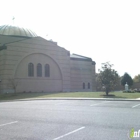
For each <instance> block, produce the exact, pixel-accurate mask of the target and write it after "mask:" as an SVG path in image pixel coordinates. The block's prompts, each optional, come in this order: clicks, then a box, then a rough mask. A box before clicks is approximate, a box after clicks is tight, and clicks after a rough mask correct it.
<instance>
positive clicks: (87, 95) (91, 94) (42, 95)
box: [0, 91, 140, 100]
mask: <svg viewBox="0 0 140 140" xmlns="http://www.w3.org/2000/svg"><path fill="white" fill-rule="evenodd" d="M50 97H74V98H124V99H125V98H129V99H135V98H140V93H122V92H121V91H120V92H110V93H109V96H105V93H104V92H70V93H17V94H16V95H14V94H3V95H0V100H14V99H28V98H44V99H45V98H50Z"/></svg>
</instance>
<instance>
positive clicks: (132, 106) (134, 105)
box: [132, 104, 140, 108]
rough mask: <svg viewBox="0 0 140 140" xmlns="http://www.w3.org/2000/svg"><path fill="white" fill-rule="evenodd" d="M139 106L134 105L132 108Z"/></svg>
mask: <svg viewBox="0 0 140 140" xmlns="http://www.w3.org/2000/svg"><path fill="white" fill-rule="evenodd" d="M139 105H140V104H137V105H134V106H132V108H134V107H137V106H139Z"/></svg>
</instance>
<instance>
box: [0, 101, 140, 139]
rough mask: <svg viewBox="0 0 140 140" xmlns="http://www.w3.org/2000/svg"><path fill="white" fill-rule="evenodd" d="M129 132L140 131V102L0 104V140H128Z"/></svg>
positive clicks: (33, 102)
mask: <svg viewBox="0 0 140 140" xmlns="http://www.w3.org/2000/svg"><path fill="white" fill-rule="evenodd" d="M131 128H134V130H135V131H138V130H139V129H140V101H95V100H34V101H15V102H0V140H103V139H105V140H118V139H121V140H122V139H123V140H128V135H129V133H130V130H131ZM134 139H137V138H134ZM139 139H140V137H139Z"/></svg>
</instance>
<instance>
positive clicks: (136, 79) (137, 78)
mask: <svg viewBox="0 0 140 140" xmlns="http://www.w3.org/2000/svg"><path fill="white" fill-rule="evenodd" d="M133 82H135V83H137V82H140V74H138V75H136V76H135V77H134V78H133Z"/></svg>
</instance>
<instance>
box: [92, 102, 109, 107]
mask: <svg viewBox="0 0 140 140" xmlns="http://www.w3.org/2000/svg"><path fill="white" fill-rule="evenodd" d="M108 102H111V101H105V102H102V103H98V104H92V105H90V106H95V105H100V104H104V103H108Z"/></svg>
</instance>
